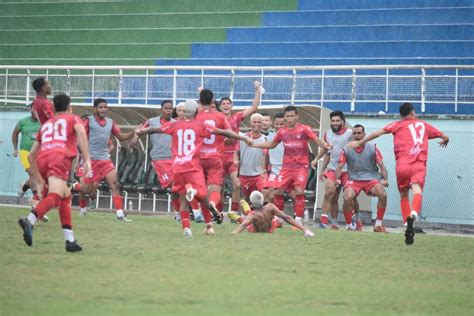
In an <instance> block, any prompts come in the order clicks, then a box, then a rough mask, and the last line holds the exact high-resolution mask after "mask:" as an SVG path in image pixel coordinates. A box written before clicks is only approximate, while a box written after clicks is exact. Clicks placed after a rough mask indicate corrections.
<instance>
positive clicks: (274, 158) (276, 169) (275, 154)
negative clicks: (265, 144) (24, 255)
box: [267, 133, 285, 175]
mask: <svg viewBox="0 0 474 316" xmlns="http://www.w3.org/2000/svg"><path fill="white" fill-rule="evenodd" d="M275 135H276V133H270V134H269V135H268V136H267V140H268V141H269V142H271V141H272V140H273V138H275ZM284 152H285V146H284V145H283V142H280V143H279V144H278V145H277V146H276V147H275V148H273V149H269V150H268V157H269V160H270V165H271V168H272V170H271V173H272V174H274V175H279V174H280V170H281V166H282V165H283V153H284Z"/></svg>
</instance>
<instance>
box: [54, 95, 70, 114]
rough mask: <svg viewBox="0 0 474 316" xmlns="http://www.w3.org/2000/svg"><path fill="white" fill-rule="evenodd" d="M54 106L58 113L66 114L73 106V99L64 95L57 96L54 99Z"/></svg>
mask: <svg viewBox="0 0 474 316" xmlns="http://www.w3.org/2000/svg"><path fill="white" fill-rule="evenodd" d="M53 104H54V109H55V110H56V112H64V111H66V110H67V108H68V107H69V104H71V98H70V97H69V96H67V95H66V94H64V93H60V94H56V95H55V96H54V98H53Z"/></svg>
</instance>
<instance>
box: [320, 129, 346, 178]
mask: <svg viewBox="0 0 474 316" xmlns="http://www.w3.org/2000/svg"><path fill="white" fill-rule="evenodd" d="M351 139H352V130H351V129H348V128H347V129H345V131H343V132H342V133H341V134H336V133H334V132H333V131H332V129H329V130H328V131H327V132H326V134H324V140H325V141H326V142H327V143H329V144H331V145H332V146H333V147H332V148H331V150H329V151H328V154H329V164H328V166H327V169H329V170H336V167H337V164H338V160H339V155H340V154H341V150H342V149H343V148H344V146H346V144H347V143H348V142H349V141H350V140H351ZM342 171H347V167H346V166H344V168H343V169H342Z"/></svg>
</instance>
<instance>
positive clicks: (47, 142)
mask: <svg viewBox="0 0 474 316" xmlns="http://www.w3.org/2000/svg"><path fill="white" fill-rule="evenodd" d="M77 124H80V125H82V122H81V119H80V118H79V117H78V116H77V115H74V114H69V113H64V114H59V115H56V116H53V117H52V118H51V119H49V120H47V121H46V122H45V123H44V124H43V125H42V126H41V129H40V131H39V133H38V136H37V137H36V140H37V141H38V142H39V143H40V144H41V149H40V152H39V155H38V156H43V155H54V153H63V154H64V155H65V156H66V157H67V158H74V157H76V156H77V136H76V131H75V130H74V126H75V125H77Z"/></svg>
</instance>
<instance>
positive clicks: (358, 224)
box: [356, 220, 364, 232]
mask: <svg viewBox="0 0 474 316" xmlns="http://www.w3.org/2000/svg"><path fill="white" fill-rule="evenodd" d="M356 230H357V231H360V232H361V231H363V230H364V224H363V223H362V221H361V220H358V221H357V222H356Z"/></svg>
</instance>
